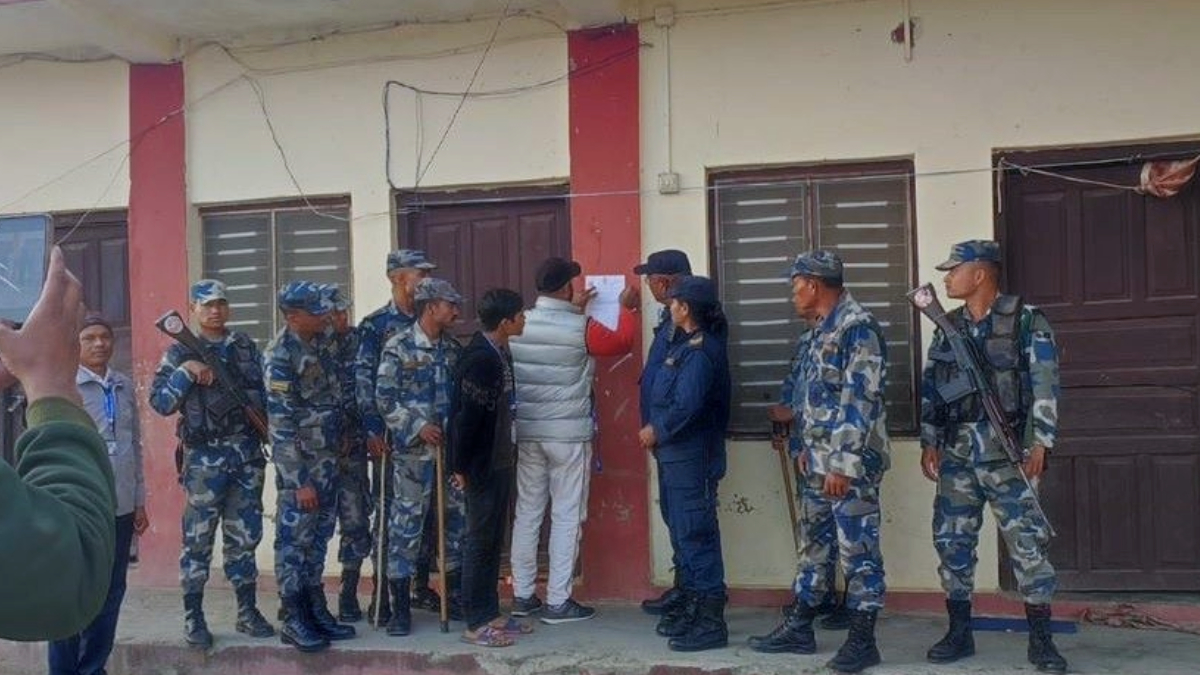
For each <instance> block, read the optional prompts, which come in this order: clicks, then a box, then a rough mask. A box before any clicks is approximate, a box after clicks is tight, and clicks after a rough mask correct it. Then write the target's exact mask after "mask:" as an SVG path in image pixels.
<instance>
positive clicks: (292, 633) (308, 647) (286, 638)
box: [279, 594, 329, 652]
mask: <svg viewBox="0 0 1200 675" xmlns="http://www.w3.org/2000/svg"><path fill="white" fill-rule="evenodd" d="M280 607H281V608H282V609H283V623H282V624H281V625H280V626H279V641H280V642H282V643H283V644H285V645H292V646H293V647H295V648H296V649H299V650H300V651H302V652H319V651H321V650H322V649H325V648H326V647H328V646H329V640H328V639H326V638H325V636H324V635H322V634H321V632H320V631H319V630H317V627H316V626H314V625H313V624H312V620H311V618H310V617H309V611H308V599H307V598H306V597H304V596H303V594H299V595H285V596H283V597H282V598H280Z"/></svg>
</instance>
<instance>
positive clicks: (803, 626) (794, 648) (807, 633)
mask: <svg viewBox="0 0 1200 675" xmlns="http://www.w3.org/2000/svg"><path fill="white" fill-rule="evenodd" d="M816 616H817V608H816V607H808V606H806V605H803V604H801V603H799V602H797V603H796V604H794V605H792V609H791V612H789V613H788V614H787V615H786V616H784V618H783V623H781V624H779V625H778V626H776V627H775V630H773V631H771V632H770V633H768V634H766V635H755V636H752V637H751V638H750V639H749V640H747V641H746V644H747V645H749V647H750V649H753V650H754V651H756V652H763V653H764V654H781V653H785V652H788V653H792V654H815V653H816V651H817V639H816V637H815V636H814V635H813V627H812V624H813V619H814V618H816Z"/></svg>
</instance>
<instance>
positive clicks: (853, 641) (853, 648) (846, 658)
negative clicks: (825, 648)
mask: <svg viewBox="0 0 1200 675" xmlns="http://www.w3.org/2000/svg"><path fill="white" fill-rule="evenodd" d="M875 616H876V612H875V611H864V610H861V609H855V610H851V611H850V633H849V634H848V635H847V636H846V641H845V642H844V643H842V647H841V649H838V652H837V654H836V655H834V657H833V658H832V659H830V661H829V663H826V664H825V666H826V667H827V668H831V669H833V670H836V671H837V672H839V673H857V672H861V671H862V670H863V669H864V668H870V667H871V666H877V665H879V662H880V661H881V660H882V659H880V658H879V647H877V646H876V645H875Z"/></svg>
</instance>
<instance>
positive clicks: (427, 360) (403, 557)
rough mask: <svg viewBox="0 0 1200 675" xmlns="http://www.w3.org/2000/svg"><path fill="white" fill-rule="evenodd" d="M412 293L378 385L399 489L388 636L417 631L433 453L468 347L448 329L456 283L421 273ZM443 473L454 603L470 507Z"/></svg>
mask: <svg viewBox="0 0 1200 675" xmlns="http://www.w3.org/2000/svg"><path fill="white" fill-rule="evenodd" d="M414 300H415V302H416V311H417V320H416V322H415V323H413V324H412V325H411V326H408V327H407V328H404V329H401V330H400V332H398V333H396V334H395V335H393V336H392V337H391V338H390V339H388V341H387V344H386V345H384V348H383V353H382V355H381V356H380V360H379V376H378V379H377V381H376V385H375V400H376V403H377V407H378V409H379V411H380V412H381V413H382V414H383V417H384V420H385V421H386V423H387V427H388V432H389V434H390V436H391V442H392V454H391V467H392V481H393V486H394V488H395V499H394V501H393V502H392V505H391V509H390V510H389V511H388V540H389V546H388V569H387V574H388V583H389V585H390V590H391V592H392V618H391V621H390V622H389V623H388V625H387V632H388V635H408V634H409V632H410V631H411V630H412V615H411V611H410V605H409V598H410V596H409V593H410V588H409V586H410V580H411V578H412V576H413V573H414V572H415V571H416V564H417V559H418V556H419V554H420V551H421V550H422V549H423V548H426V547H425V546H424V545H423V544H424V543H425V541H424V540H425V539H427V538H430V535H429V534H428V533H427V532H426V528H425V523H426V522H427V521H428V520H429V514H430V513H434V514H435V518H434V522H435V523H436V511H435V509H436V508H437V500H436V495H435V493H434V490H435V489H438V487H437V486H436V476H435V467H434V454H433V453H441V452H444V446H445V429H446V421H447V415H448V414H449V411H450V398H451V394H452V388H453V386H454V383H453V381H452V376H453V372H454V368H455V366H456V365H457V364H458V360H459V356H460V355H461V354H462V347H461V346H460V345H459V344H458V342H457V341H455V339H454V337H453V336H452V335H450V332H449V331H450V327H451V326H453V325H454V322H455V321H456V320H457V319H458V312H459V307H460V306H461V304H462V296H461V295H459V294H458V292H457V291H455V290H454V287H453V286H451V285H450V282H448V281H445V280H443V279H423V280H422V281H421V282H420V283H419V284H418V285H417V288H416V292H415V294H414ZM444 478H445V479H446V483H445V484H444V485H442V486H441V489H442V490H444V491H445V497H446V499H445V502H446V533H445V536H446V558H447V559H446V560H443V561H442V573H443V574H445V575H446V576H445V578H444V580H445V586H446V589H447V591H448V592H449V594H450V602H451V605H457V604H458V603H457V602H456V600H457V598H458V596H459V592H458V587H459V585H460V575H459V570H460V569H461V567H462V544H463V541H462V536H463V529H464V526H465V520H464V519H465V512H464V508H463V497H462V492H461V491H459V490H456V489H453V488H451V487H450V484H449V478H450V476H449V474H446V475H445V476H444ZM434 534H436V531H435V533H434ZM454 609H455V612H454V614H455V615H456V616H459V615H461V610H459V609H458V607H454Z"/></svg>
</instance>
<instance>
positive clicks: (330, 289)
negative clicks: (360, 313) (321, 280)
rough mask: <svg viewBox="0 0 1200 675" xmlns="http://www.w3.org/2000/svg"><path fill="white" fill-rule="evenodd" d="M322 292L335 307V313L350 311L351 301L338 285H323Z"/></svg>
mask: <svg viewBox="0 0 1200 675" xmlns="http://www.w3.org/2000/svg"><path fill="white" fill-rule="evenodd" d="M321 292H322V293H324V294H325V297H326V298H328V300H329V302H330V303H331V304H332V305H333V309H334V311H337V312H348V311H350V299H349V298H347V297H346V295H345V294H344V293H342V289H341V288H340V287H339V286H338V285H337V284H322V285H321Z"/></svg>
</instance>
